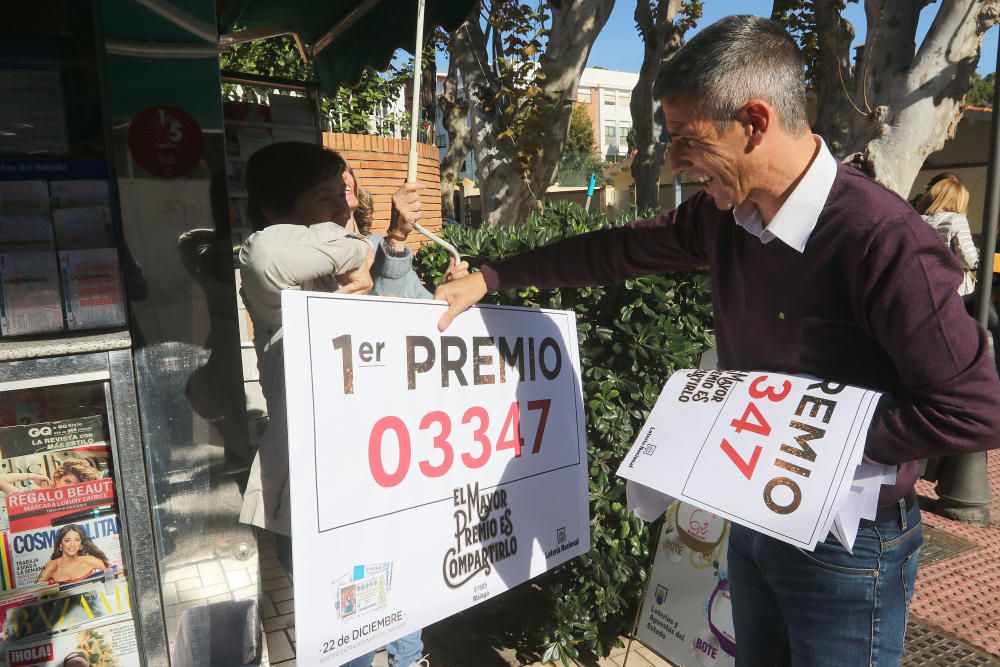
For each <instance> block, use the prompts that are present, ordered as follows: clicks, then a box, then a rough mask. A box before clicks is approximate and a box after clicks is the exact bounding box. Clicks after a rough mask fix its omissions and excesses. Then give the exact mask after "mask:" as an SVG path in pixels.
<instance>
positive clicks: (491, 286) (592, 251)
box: [434, 195, 719, 331]
mask: <svg viewBox="0 0 1000 667" xmlns="http://www.w3.org/2000/svg"><path fill="white" fill-rule="evenodd" d="M706 207H711V208H706ZM718 223H719V212H718V211H716V210H715V208H714V204H712V203H711V202H710V201H707V200H706V198H705V196H704V195H696V196H694V197H692V198H691V199H690V200H688V201H687V202H684V203H683V204H681V206H680V208H678V209H676V210H674V211H670V212H668V213H664V214H663V215H660V216H658V217H656V218H653V219H651V220H636V221H634V222H630V223H628V224H627V225H624V226H622V227H614V228H611V229H602V230H598V231H595V232H589V233H587V234H581V235H579V236H573V237H570V238H567V239H563V240H561V241H558V242H556V243H553V244H551V245H547V246H543V247H541V248H535V249H533V250H529V251H527V252H523V253H520V254H517V255H514V256H512V257H508V258H506V259H502V260H498V261H494V262H487V263H486V264H484V265H483V267H482V271H481V273H478V274H472V275H470V276H468V277H466V278H463V279H461V280H456V281H453V282H451V283H447V284H445V285H441V286H440V287H438V289H437V291H436V292H435V293H434V298H435V299H438V300H443V301H447V302H448V304H449V306H450V307H449V308H448V312H447V313H446V314H445V315H444V316H443V317H442V318H441V321H440V322H439V324H438V328H439V329H440V330H441V331H444V330H445V328H447V326H448V325H449V324H451V321H452V320H453V319H454V318H455V316H456V315H458V313H460V312H462V311H464V310H465V309H467V308H469V307H470V306H472V305H475V304H476V303H477V302H478V301H479V300H480V299H482V298H483V296H485V295H486V293H487V292H495V291H499V290H505V289H515V288H518V287H527V286H535V287H541V288H555V287H576V286H580V285H610V284H614V283H618V282H621V281H623V280H626V279H628V278H638V277H640V276H645V275H649V274H652V273H662V272H668V271H682V270H686V269H694V268H698V267H701V266H704V265H705V264H707V262H708V250H707V248H708V245H709V242H708V240H707V239H708V236H709V234H714V229H712V228H711V227H712V226H714V225H717V224H718Z"/></svg>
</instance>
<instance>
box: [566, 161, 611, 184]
mask: <svg viewBox="0 0 1000 667" xmlns="http://www.w3.org/2000/svg"><path fill="white" fill-rule="evenodd" d="M607 166H608V163H607V162H605V161H604V160H603V159H601V156H600V155H598V154H597V153H564V154H563V156H562V159H560V160H559V170H558V172H557V174H558V176H557V181H558V183H559V185H562V186H566V187H581V186H583V187H586V186H587V185H588V184H589V183H590V175H591V174H592V173H594V174H597V182H598V183H600V184H601V185H609V184H610V181H609V180H608V179H607V178H605V177H604V176H602V173H603V172H604V168H605V167H607Z"/></svg>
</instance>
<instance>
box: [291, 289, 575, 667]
mask: <svg viewBox="0 0 1000 667" xmlns="http://www.w3.org/2000/svg"><path fill="white" fill-rule="evenodd" d="M444 309H445V304H443V303H441V302H430V301H418V300H410V299H380V298H371V297H350V296H339V295H330V294H316V293H308V292H284V293H283V294H282V312H283V316H282V317H283V321H284V332H285V333H284V335H285V377H286V384H287V400H288V432H289V464H290V470H291V472H290V481H291V493H292V534H293V536H294V540H293V542H292V544H293V552H294V553H293V558H294V565H295V623H296V640H297V642H296V643H297V650H296V652H297V656H298V660H299V661H300V664H304V665H314V664H330V665H339V664H342V663H343V662H345V661H347V660H349V659H351V658H353V657H356V656H358V655H361V654H363V653H365V652H367V651H370V650H373V649H375V648H378V647H380V646H382V645H384V644H385V643H386V642H387V641H390V640H392V639H395V638H397V637H400V636H403V635H405V634H408V633H410V632H413V631H414V630H417V629H420V628H422V627H423V626H425V625H428V624H430V623H433V622H434V621H437V620H439V619H441V618H444V617H446V616H449V615H451V614H453V613H455V612H457V611H460V610H462V609H465V608H467V607H470V606H472V605H474V604H476V603H478V602H480V601H482V600H484V599H486V598H488V597H491V596H496V595H498V594H500V593H502V592H504V591H505V590H507V589H508V588H510V587H512V586H515V585H517V584H519V583H521V582H523V581H526V580H527V579H530V578H531V577H534V576H537V575H539V574H541V573H542V572H544V571H546V570H548V569H550V568H552V567H554V566H556V565H559V564H561V563H563V562H565V561H567V560H569V559H570V558H572V557H574V556H577V555H580V554H582V553H585V552H586V551H587V550H589V548H590V533H589V527H588V526H589V520H588V511H587V508H588V502H587V459H586V451H587V450H586V439H585V435H584V428H583V402H582V394H581V389H580V374H579V361H578V351H577V341H576V322H575V317H574V315H573V313H570V312H563V311H539V310H530V309H524V308H498V307H488V306H484V307H480V308H476V309H473V310H471V311H469V312H468V313H466V314H465V315H463V316H462V317H461V318H458V319H457V320H456V321H455V322H454V323H453V324H452V326H451V327H450V328H449V329H448V332H447V334H446V335H445V334H441V333H439V332H438V331H437V326H436V325H437V321H438V319H439V318H440V316H441V314H442V313H443V312H444Z"/></svg>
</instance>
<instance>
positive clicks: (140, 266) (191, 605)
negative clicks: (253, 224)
mask: <svg viewBox="0 0 1000 667" xmlns="http://www.w3.org/2000/svg"><path fill="white" fill-rule="evenodd" d="M146 5H149V6H146ZM165 14H166V15H165ZM215 23H216V17H215V6H214V3H213V2H211V1H210V0H188V1H184V2H173V3H156V2H150V3H138V2H123V1H115V2H103V3H102V2H96V1H93V0H92V1H88V2H84V1H75V0H40V1H38V2H32V3H16V4H15V5H13V6H11V7H7V8H5V20H4V22H3V24H2V25H0V92H2V95H0V501H2V508H0V529H2V539H0V642H3V646H2V649H0V663H2V662H7V663H8V664H9V665H11V666H12V667H13V666H14V665H18V666H19V667H27V666H28V665H63V664H77V663H76V662H74V661H78V662H79V661H81V660H86V662H81V663H80V664H91V665H95V664H120V665H123V666H124V665H168V664H174V665H191V664H201V665H207V664H213V665H215V664H218V665H223V664H225V665H230V664H233V665H238V664H256V663H257V662H259V657H260V632H259V621H258V620H257V619H258V614H257V612H256V600H257V581H258V577H257V561H256V557H255V556H256V546H255V541H254V539H253V534H252V533H251V532H250V531H249V530H248V529H247V528H246V527H245V526H241V525H240V524H239V523H238V522H237V521H236V516H237V512H238V507H239V500H240V482H241V474H244V471H245V469H246V467H247V465H248V462H249V460H250V450H249V445H248V442H247V436H246V422H245V413H244V408H243V387H242V377H241V373H240V352H239V334H238V328H237V324H236V322H237V320H236V295H235V289H234V287H233V281H232V254H231V249H232V246H231V243H230V237H229V231H228V220H227V201H226V192H225V151H224V140H223V128H222V107H221V99H220V85H219V68H218V48H217V40H218V34H217V31H216V30H215Z"/></svg>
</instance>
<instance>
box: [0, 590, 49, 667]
mask: <svg viewBox="0 0 1000 667" xmlns="http://www.w3.org/2000/svg"><path fill="white" fill-rule="evenodd" d="M57 593H59V586H58V585H56V584H35V585H33V586H22V587H21V588H19V589H17V590H16V591H10V592H7V593H3V594H0V665H4V664H5V661H6V656H7V616H8V614H9V613H10V612H11V611H13V610H14V609H17V608H18V607H23V606H25V605H28V604H32V603H34V602H38V601H39V600H41V599H43V598H45V597H50V596H52V595H56V594H57Z"/></svg>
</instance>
